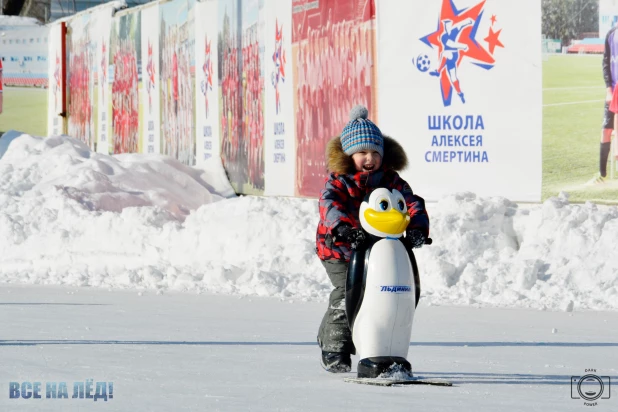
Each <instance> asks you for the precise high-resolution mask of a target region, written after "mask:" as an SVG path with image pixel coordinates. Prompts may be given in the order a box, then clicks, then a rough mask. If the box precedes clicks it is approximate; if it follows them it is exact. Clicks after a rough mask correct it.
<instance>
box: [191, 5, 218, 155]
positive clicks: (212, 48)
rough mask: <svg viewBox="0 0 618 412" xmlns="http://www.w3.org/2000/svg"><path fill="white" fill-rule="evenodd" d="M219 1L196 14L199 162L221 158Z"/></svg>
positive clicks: (197, 149) (204, 7)
mask: <svg viewBox="0 0 618 412" xmlns="http://www.w3.org/2000/svg"><path fill="white" fill-rule="evenodd" d="M218 4H219V2H218V0H207V1H203V2H200V3H197V4H196V6H195V16H196V19H197V20H198V21H199V24H196V25H195V61H196V64H195V67H196V70H195V78H196V82H197V90H196V93H195V96H196V100H195V105H196V106H195V107H196V119H195V121H196V126H197V127H196V134H197V135H196V165H197V166H198V167H199V166H200V165H203V164H204V163H205V162H207V161H208V160H209V159H213V158H218V157H219V156H220V154H221V152H220V145H221V142H220V139H219V87H218V85H219V71H218V70H217V68H218V66H219V55H218V53H217V16H218V15H217V13H218V11H217V10H218V7H217V6H218Z"/></svg>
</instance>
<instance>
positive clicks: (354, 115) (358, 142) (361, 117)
mask: <svg viewBox="0 0 618 412" xmlns="http://www.w3.org/2000/svg"><path fill="white" fill-rule="evenodd" d="M368 115H369V110H367V108H366V107H365V106H361V105H358V106H354V108H352V110H350V121H349V122H348V124H346V126H345V127H344V128H343V131H342V132H341V147H342V148H343V151H344V152H345V153H346V154H347V155H348V156H352V155H353V154H354V153H357V152H361V151H363V150H375V151H376V152H378V153H379V154H380V156H384V137H383V136H382V132H381V131H380V129H379V128H378V126H376V125H375V124H374V123H373V122H372V121H371V120H369V119H367V116H368Z"/></svg>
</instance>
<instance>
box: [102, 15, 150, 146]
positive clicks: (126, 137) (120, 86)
mask: <svg viewBox="0 0 618 412" xmlns="http://www.w3.org/2000/svg"><path fill="white" fill-rule="evenodd" d="M141 36H142V29H141V13H140V12H131V13H127V12H121V13H117V14H116V15H115V16H114V20H113V22H112V32H111V35H110V48H109V51H110V54H109V62H110V65H111V66H112V68H111V70H110V72H111V77H112V83H111V96H112V129H113V137H112V142H113V143H112V147H111V149H112V153H115V154H116V153H138V152H139V151H140V146H139V143H140V127H139V124H140V118H141V105H140V92H139V89H140V80H141V78H140V77H141V76H140V73H139V69H140V68H141V67H142V61H141V60H142V50H141V48H142V42H141Z"/></svg>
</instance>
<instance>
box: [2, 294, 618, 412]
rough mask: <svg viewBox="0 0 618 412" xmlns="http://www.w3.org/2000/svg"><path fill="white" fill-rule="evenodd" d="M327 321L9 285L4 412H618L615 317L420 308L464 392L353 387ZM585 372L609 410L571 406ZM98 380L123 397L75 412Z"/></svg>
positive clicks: (419, 354)
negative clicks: (334, 359)
mask: <svg viewBox="0 0 618 412" xmlns="http://www.w3.org/2000/svg"><path fill="white" fill-rule="evenodd" d="M325 308H326V303H325V302H299V301H294V302H289V301H283V302H282V301H281V300H279V299H273V298H257V297H251V298H249V297H245V298H239V297H233V296H222V295H218V296H216V295H209V294H199V295H198V294H194V293H177V292H165V293H162V294H159V295H158V294H156V293H153V292H152V291H144V292H142V293H139V292H137V291H120V290H116V289H112V290H110V291H107V290H102V289H95V288H76V287H67V286H32V285H6V284H0V325H1V329H0V365H2V366H1V367H0V410H2V411H20V412H21V411H54V412H58V411H62V412H71V411H107V412H111V411H149V412H159V411H161V412H163V411H166V412H169V411H230V412H231V411H233V412H237V411H268V412H270V411H322V412H327V411H424V412H432V411H440V412H446V411H454V412H463V411H483V412H484V411H490V412H495V411H501V412H515V411H560V412H565V411H573V412H577V411H584V410H594V411H599V412H605V411H607V412H609V411H616V410H618V396H616V394H615V385H616V384H615V382H617V381H618V350H617V347H618V343H617V342H618V331H617V330H616V327H615V325H616V324H618V313H616V312H599V311H597V312H590V311H579V312H577V311H576V312H572V313H565V312H550V311H547V312H540V311H533V310H525V309H496V308H482V309H478V308H471V307H456V308H455V307H444V306H440V307H437V306H427V305H425V304H424V303H421V305H420V306H419V308H418V310H417V311H416V315H415V323H414V328H413V333H412V343H411V344H410V351H409V356H408V358H409V359H410V361H411V363H412V365H413V368H414V371H415V374H416V375H417V376H424V377H429V378H444V379H448V380H450V381H452V382H453V383H454V385H455V386H454V387H451V388H443V387H422V386H413V387H392V388H379V387H373V386H367V385H357V384H350V383H345V382H343V377H344V376H355V373H354V372H355V371H356V364H357V362H358V357H353V372H352V373H349V374H329V373H327V372H325V371H323V370H322V368H321V367H320V364H319V349H318V346H317V344H316V342H315V335H316V331H317V327H318V325H319V322H320V319H321V317H322V314H323V312H324V310H325ZM612 325H614V326H612ZM552 330H555V333H552ZM586 369H595V370H596V374H597V375H598V376H609V377H610V379H611V382H612V383H613V386H614V388H611V387H610V388H607V387H606V388H605V391H606V392H604V393H605V395H607V394H610V396H611V397H610V399H598V400H597V401H596V402H595V403H597V406H595V407H593V408H591V407H589V406H586V405H585V403H584V400H582V399H571V395H572V393H574V394H575V396H577V394H578V393H577V385H575V386H572V384H571V377H572V376H584V375H585V374H586ZM86 379H92V380H93V381H94V382H113V385H114V398H113V399H108V401H107V402H105V401H104V400H98V401H97V402H94V400H93V399H79V398H77V399H73V398H72V394H73V383H74V382H84V381H85V380H86ZM27 381H29V382H31V383H33V382H41V384H42V391H41V395H42V398H41V399H32V398H31V399H10V398H9V383H10V382H18V383H23V382H27ZM46 382H55V383H58V384H59V383H60V382H65V383H66V384H67V386H68V399H47V398H46V397H45V387H46ZM577 382H579V381H577ZM572 388H574V390H573V389H572ZM93 389H95V387H94V386H93ZM572 390H573V392H572ZM589 403H590V404H592V403H593V402H589Z"/></svg>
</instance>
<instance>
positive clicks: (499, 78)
mask: <svg viewBox="0 0 618 412" xmlns="http://www.w3.org/2000/svg"><path fill="white" fill-rule="evenodd" d="M376 5H377V19H378V28H379V30H378V52H379V58H378V65H379V67H378V73H379V81H378V83H379V85H380V87H379V106H380V119H379V120H380V122H379V123H378V125H379V126H380V127H381V129H382V131H383V133H385V134H387V135H391V136H393V137H394V138H395V139H396V140H398V141H399V142H400V143H401V144H402V145H403V147H404V149H405V150H406V152H407V155H408V158H409V160H410V166H409V168H408V169H407V171H406V172H405V173H403V177H404V178H405V179H406V180H408V182H409V183H410V185H411V186H412V189H413V190H414V191H415V192H417V193H418V194H419V195H421V196H423V197H425V199H427V200H437V199H439V198H441V197H442V196H444V195H447V194H449V193H453V192H461V191H470V192H474V193H477V194H478V195H481V196H506V197H508V198H509V199H511V200H514V201H531V202H533V201H539V200H540V199H541V161H542V158H541V144H542V114H543V110H542V84H541V80H542V61H541V6H540V3H539V2H538V1H536V0H525V1H519V2H505V1H498V0H481V1H479V0H432V1H428V2H424V3H423V6H422V7H420V6H418V5H417V4H416V3H414V2H388V1H380V2H377V3H376ZM522 24H523V25H524V26H525V27H528V28H529V29H526V30H521V27H522ZM402 39H407V40H406V41H402Z"/></svg>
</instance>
